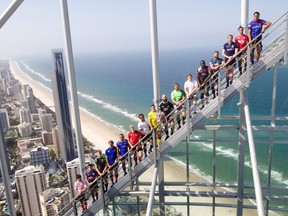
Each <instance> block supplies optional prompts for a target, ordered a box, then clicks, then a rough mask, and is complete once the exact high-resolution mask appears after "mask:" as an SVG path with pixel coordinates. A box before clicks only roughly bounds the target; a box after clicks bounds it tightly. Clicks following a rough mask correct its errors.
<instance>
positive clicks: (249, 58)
mask: <svg viewBox="0 0 288 216" xmlns="http://www.w3.org/2000/svg"><path fill="white" fill-rule="evenodd" d="M250 54H251V49H250V45H249V46H248V47H247V60H246V61H247V64H246V82H245V86H246V88H248V87H249V84H250V76H251V66H252V65H251V56H250Z"/></svg>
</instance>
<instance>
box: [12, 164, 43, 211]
mask: <svg viewBox="0 0 288 216" xmlns="http://www.w3.org/2000/svg"><path fill="white" fill-rule="evenodd" d="M15 180H16V187H17V191H18V195H19V200H20V204H21V210H22V214H23V215H24V216H31V215H41V203H40V199H39V194H40V193H42V192H43V191H45V190H46V189H47V183H46V178H45V172H44V167H43V166H42V165H41V166H38V167H34V166H29V167H25V168H24V169H22V170H18V171H16V172H15Z"/></svg>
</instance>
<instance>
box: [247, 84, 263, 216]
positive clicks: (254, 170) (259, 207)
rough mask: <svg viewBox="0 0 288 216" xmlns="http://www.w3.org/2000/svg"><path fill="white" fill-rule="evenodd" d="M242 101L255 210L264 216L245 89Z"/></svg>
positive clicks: (260, 215)
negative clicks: (253, 187)
mask: <svg viewBox="0 0 288 216" xmlns="http://www.w3.org/2000/svg"><path fill="white" fill-rule="evenodd" d="M243 96H244V97H243V99H244V100H243V102H244V113H245V121H246V128H247V135H248V143H249V151H250V160H251V164H252V174H253V182H254V186H255V194H256V203H257V211H258V215H259V216H264V206H263V200H262V191H261V183H260V177H259V171H258V164H257V157H256V151H255V145H254V138H253V131H252V127H251V120H250V111H249V104H248V100H247V92H246V89H244V90H243Z"/></svg>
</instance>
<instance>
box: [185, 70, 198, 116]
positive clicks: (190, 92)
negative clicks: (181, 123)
mask: <svg viewBox="0 0 288 216" xmlns="http://www.w3.org/2000/svg"><path fill="white" fill-rule="evenodd" d="M197 88H198V83H197V81H196V80H195V79H193V76H192V74H191V73H190V74H187V80H186V82H185V83H184V91H185V94H186V97H187V98H188V101H189V107H190V109H191V105H192V104H191V103H192V102H193V105H194V106H193V108H192V109H191V112H192V111H193V110H194V114H196V106H197V96H196V90H197Z"/></svg>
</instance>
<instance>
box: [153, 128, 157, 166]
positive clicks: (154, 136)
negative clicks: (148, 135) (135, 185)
mask: <svg viewBox="0 0 288 216" xmlns="http://www.w3.org/2000/svg"><path fill="white" fill-rule="evenodd" d="M152 137H153V152H154V166H156V165H157V148H156V145H157V142H156V132H155V129H154V128H153V131H152Z"/></svg>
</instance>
